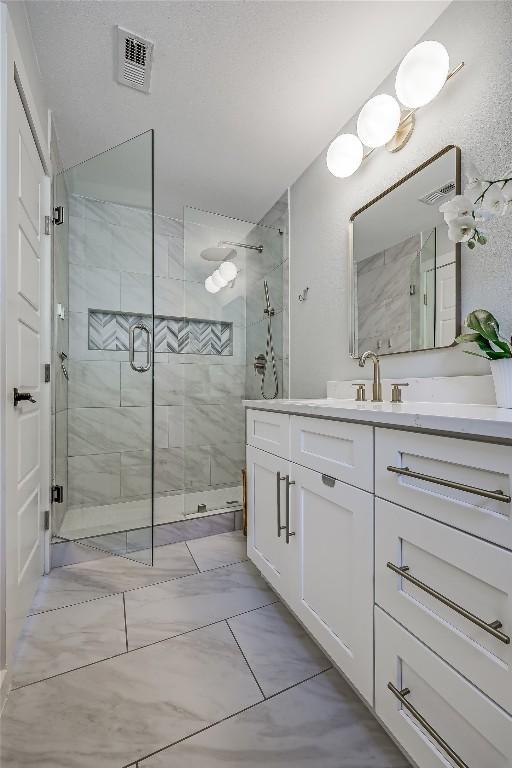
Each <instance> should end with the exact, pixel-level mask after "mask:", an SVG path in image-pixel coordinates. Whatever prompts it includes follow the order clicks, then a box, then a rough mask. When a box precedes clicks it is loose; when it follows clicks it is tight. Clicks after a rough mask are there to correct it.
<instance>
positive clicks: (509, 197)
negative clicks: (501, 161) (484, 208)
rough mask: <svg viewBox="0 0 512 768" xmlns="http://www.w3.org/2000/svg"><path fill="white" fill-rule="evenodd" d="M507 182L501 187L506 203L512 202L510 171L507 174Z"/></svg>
mask: <svg viewBox="0 0 512 768" xmlns="http://www.w3.org/2000/svg"><path fill="white" fill-rule="evenodd" d="M504 178H506V179H507V181H506V182H505V183H504V184H503V186H502V187H501V194H502V195H503V197H504V198H505V202H506V203H510V202H512V171H508V173H506V174H505V177H504Z"/></svg>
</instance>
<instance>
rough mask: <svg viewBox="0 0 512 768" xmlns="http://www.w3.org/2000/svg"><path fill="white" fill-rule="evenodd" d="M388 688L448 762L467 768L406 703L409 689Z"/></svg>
mask: <svg viewBox="0 0 512 768" xmlns="http://www.w3.org/2000/svg"><path fill="white" fill-rule="evenodd" d="M388 688H389V690H390V691H391V693H392V694H393V696H396V698H397V699H398V701H399V702H400V704H401V705H402V706H403V707H404V709H406V710H407V711H408V712H410V713H411V715H412V716H413V717H414V719H415V720H417V721H418V723H419V724H420V725H421V727H422V728H424V729H425V730H426V732H427V733H428V734H429V735H430V736H432V738H433V739H434V741H435V742H436V743H437V744H438V745H439V746H440V747H441V749H442V750H443V751H444V752H446V754H447V755H448V757H449V758H450V760H452V761H453V762H454V763H455V765H456V766H457V768H469V766H468V764H467V763H465V762H464V760H462V758H461V757H459V756H458V754H457V753H456V752H454V751H453V749H452V748H451V747H450V745H449V744H448V743H447V742H446V741H445V740H444V739H443V737H442V736H440V735H439V733H438V732H437V731H436V730H435V728H432V726H431V725H430V723H429V722H428V720H425V718H424V717H423V715H422V714H421V712H418V710H417V709H416V707H414V706H413V705H412V704H411V703H410V701H408V700H407V699H406V698H405V697H406V696H408V695H409V694H410V692H411V691H410V690H409V688H402V690H401V691H399V690H398V688H395V686H394V685H393V683H388Z"/></svg>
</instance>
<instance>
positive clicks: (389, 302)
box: [357, 235, 420, 352]
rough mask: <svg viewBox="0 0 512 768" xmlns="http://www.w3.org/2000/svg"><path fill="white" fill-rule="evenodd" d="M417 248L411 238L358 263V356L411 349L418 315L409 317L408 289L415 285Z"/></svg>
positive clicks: (409, 297)
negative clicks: (359, 352) (360, 354)
mask: <svg viewBox="0 0 512 768" xmlns="http://www.w3.org/2000/svg"><path fill="white" fill-rule="evenodd" d="M419 248H420V236H419V235H414V236H413V237H410V238H408V239H407V240H404V241H403V242H401V243H398V244H397V245H394V246H392V247H390V248H386V249H385V250H384V251H380V252H379V253H375V254H374V255H373V256H369V257H368V258H366V259H364V260H363V261H360V262H359V263H358V265H357V306H358V322H357V326H358V348H359V350H360V351H361V352H364V351H365V350H366V349H375V350H382V351H385V352H403V351H408V350H410V349H411V336H412V334H413V333H414V334H416V335H417V333H418V329H417V328H416V327H415V325H414V324H415V323H417V317H419V312H416V313H411V296H410V285H411V283H413V282H415V277H414V275H415V272H414V270H413V267H414V262H415V261H416V260H417V253H418V249H419ZM416 279H417V278H416ZM418 295H419V292H418ZM413 326H414V327H413ZM377 328H378V329H379V330H378V333H376V332H375V329H377Z"/></svg>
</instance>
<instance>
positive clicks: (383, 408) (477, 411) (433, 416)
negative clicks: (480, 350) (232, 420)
mask: <svg viewBox="0 0 512 768" xmlns="http://www.w3.org/2000/svg"><path fill="white" fill-rule="evenodd" d="M243 404H244V405H245V406H246V407H247V408H256V409H259V410H265V411H280V412H282V413H293V414H298V415H301V416H320V417H323V418H329V419H337V420H340V421H358V422H361V423H365V424H372V425H380V426H386V427H406V428H409V429H428V430H432V431H435V432H450V433H452V434H457V435H467V436H472V437H476V438H482V439H496V440H507V441H510V442H512V409H507V408H497V407H496V406H492V405H471V404H466V403H431V402H429V403H422V402H406V403H393V404H392V403H389V402H387V403H372V402H365V403H357V402H355V400H338V399H336V398H330V397H328V398H324V399H321V400H244V401H243Z"/></svg>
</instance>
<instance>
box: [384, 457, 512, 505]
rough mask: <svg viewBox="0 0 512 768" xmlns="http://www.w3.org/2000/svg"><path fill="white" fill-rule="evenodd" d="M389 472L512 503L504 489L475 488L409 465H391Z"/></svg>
mask: <svg viewBox="0 0 512 768" xmlns="http://www.w3.org/2000/svg"><path fill="white" fill-rule="evenodd" d="M388 472H394V473H395V474H396V475H405V476H406V477H415V478H416V479H417V480H427V481H428V482H429V483H435V484H436V485H444V486H446V488H455V490H457V491H465V492H466V493H474V494H475V496H484V497H485V498H486V499H493V501H502V502H503V503H504V504H510V502H511V501H512V499H511V498H510V496H507V494H506V493H503V491H499V490H498V491H486V490H485V488H475V487H474V486H473V485H465V484H464V483H456V482H455V481H454V480H443V478H442V477H434V476H433V475H424V474H423V473H422V472H414V471H413V470H412V469H409V467H393V466H389V467H388Z"/></svg>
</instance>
